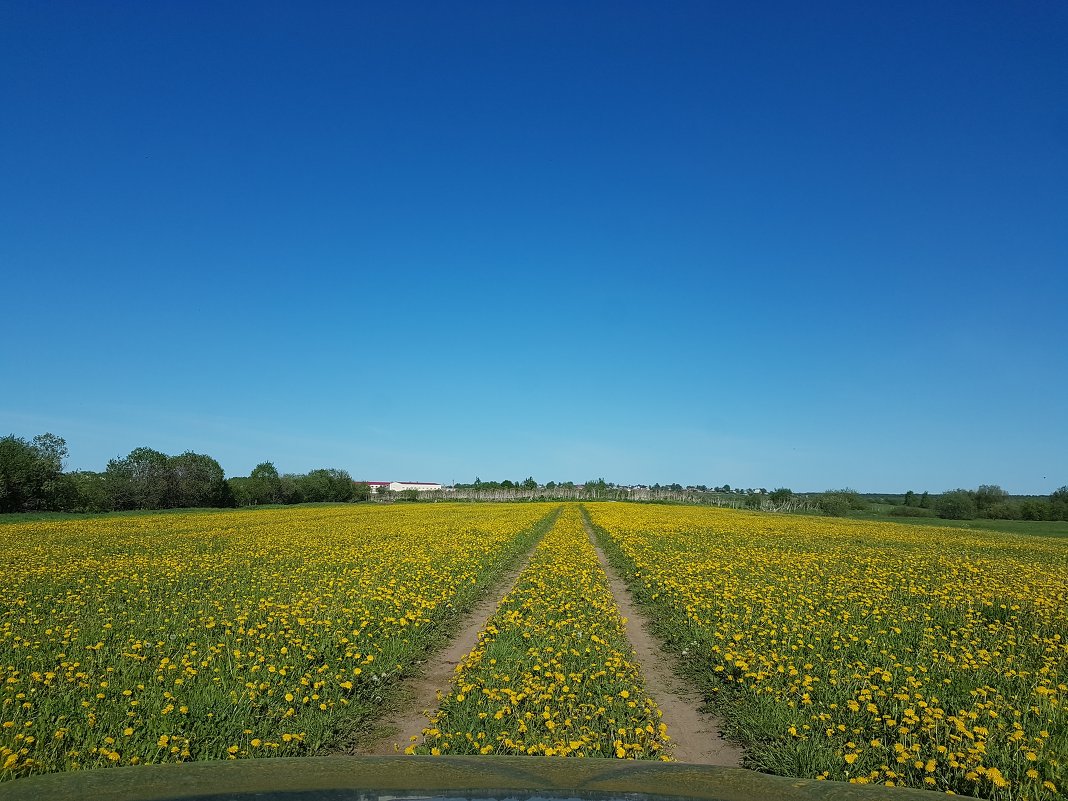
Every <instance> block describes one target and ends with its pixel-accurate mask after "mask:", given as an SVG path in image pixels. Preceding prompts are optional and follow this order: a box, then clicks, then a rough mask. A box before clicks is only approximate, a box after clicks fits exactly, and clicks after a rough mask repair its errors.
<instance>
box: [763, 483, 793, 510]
mask: <svg viewBox="0 0 1068 801" xmlns="http://www.w3.org/2000/svg"><path fill="white" fill-rule="evenodd" d="M793 497H794V491H793V490H791V489H787V488H786V487H779V488H778V489H774V490H772V491H771V492H769V493H768V500H769V501H771V502H772V503H773V504H775V505H776V506H779V505H781V504H784V503H786V502H787V501H789V500H790V499H791V498H793Z"/></svg>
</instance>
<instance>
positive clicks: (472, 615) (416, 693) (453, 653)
mask: <svg viewBox="0 0 1068 801" xmlns="http://www.w3.org/2000/svg"><path fill="white" fill-rule="evenodd" d="M562 508H563V507H560V509H562ZM560 509H557V510H556V511H555V512H552V513H550V514H551V516H552V520H553V523H555V522H556V518H557V517H558V516H559V512H560ZM551 529H552V524H550V525H549V526H546V528H545V531H544V532H542V535H541V536H540V537H538V538H536V539H535V540H534V542H533V543H532V544H531V546H530V548H529V549H528V550H527V551H526V553H524V554H523V555H522V556H521V557H520V558H519V559H517V560H516V563H515V565H514V566H513V567H512V569H511V570H509V571H508V572H507V573H505V574H504V575H503V576H502V577H501V578H500V580H498V582H497V584H496V585H495V586H494V587H493V588H492V589H490V590H488V591H487V592H486V595H485V597H484V598H483V599H482V600H481V601H479V603H478V604H477V605H476V606H475V607H474V608H473V609H472V610H471V611H470V612H468V613H467V614H466V615H464V617H463V619H461V620H460V622H459V624H458V625H457V630H456V635H455V636H454V637H453V639H452V640H451V641H450V642H449V643H448V644H447V645H446V646H445V647H444V648H443V649H441V650H440V651H436V652H435V653H432V654H429V655H428V657H427V660H426V663H425V664H424V665H423V669H422V670H421V671H419V673H418V674H416V675H415V676H412V677H411V678H410V679H408V680H407V681H405V682H403V683H402V685H401V690H400V693H399V697H400V699H401V700H400V702H399V705H398V708H397V710H396V711H395V712H394V713H393V714H392V715H387V716H385V717H383V718H382V719H381V720H379V721H378V724H377V727H376V728H377V731H378V736H377V737H376V738H375V739H373V740H371V741H370V742H369V743H368V744H367V745H365V746H363V747H357V748H355V749H354V753H357V754H362V755H369V756H396V755H397V754H402V753H404V749H405V748H407V747H408V746H409V745H410V744H411V743H412V742H413V741H414V739H415V738H421V737H422V734H423V729H424V728H425V727H426V725H427V718H428V716H429V714H430V713H431V712H433V711H434V710H435V709H437V708H438V693H439V692H440V693H446V692H448V691H449V687H450V686H451V685H452V681H453V678H454V677H455V675H456V666H457V665H458V664H459V663H460V662H461V660H463V658H464V657H465V656H467V654H469V653H470V652H471V651H473V650H474V649H475V646H476V645H478V635H479V633H480V632H481V631H482V629H484V628H485V627H486V624H487V623H488V622H489V619H490V618H491V617H493V614H494V612H496V611H497V607H498V606H500V605H501V601H502V600H503V599H504V597H505V596H506V595H508V593H510V592H511V591H512V589H513V588H514V587H515V584H516V582H517V581H518V580H519V576H520V574H521V573H522V572H523V571H524V570H526V569H527V565H529V564H530V560H531V559H532V558H533V556H534V551H535V550H537V548H538V545H539V543H541V541H542V539H543V538H544V536H545V534H546V533H547V532H548V531H550V530H551Z"/></svg>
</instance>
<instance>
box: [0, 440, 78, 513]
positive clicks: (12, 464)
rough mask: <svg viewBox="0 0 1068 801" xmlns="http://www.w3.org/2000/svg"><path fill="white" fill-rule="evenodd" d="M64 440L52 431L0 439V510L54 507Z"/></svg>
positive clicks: (65, 450) (64, 453)
mask: <svg viewBox="0 0 1068 801" xmlns="http://www.w3.org/2000/svg"><path fill="white" fill-rule="evenodd" d="M66 458H67V443H66V442H65V441H64V440H63V438H62V437H57V436H56V435H55V434H40V435H38V436H36V437H34V438H33V440H31V441H29V442H27V441H26V440H25V439H22V438H21V437H16V436H15V435H14V434H11V435H9V436H6V437H4V438H2V439H0V512H24V511H37V510H43V509H52V508H56V503H57V501H58V499H59V496H60V492H61V490H62V487H61V479H62V474H63V462H64V460H65V459H66Z"/></svg>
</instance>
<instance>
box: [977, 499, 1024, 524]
mask: <svg viewBox="0 0 1068 801" xmlns="http://www.w3.org/2000/svg"><path fill="white" fill-rule="evenodd" d="M983 517H989V518H990V519H991V520H1019V519H1020V505H1019V504H1018V503H1012V502H1011V501H999V502H997V503H994V504H992V505H990V506H988V507H987V508H986V509H984V510H983Z"/></svg>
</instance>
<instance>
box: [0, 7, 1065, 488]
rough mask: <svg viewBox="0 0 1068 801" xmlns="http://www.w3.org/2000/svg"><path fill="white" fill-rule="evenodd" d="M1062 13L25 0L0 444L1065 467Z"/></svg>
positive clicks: (80, 459) (667, 471)
mask: <svg viewBox="0 0 1068 801" xmlns="http://www.w3.org/2000/svg"><path fill="white" fill-rule="evenodd" d="M1066 53H1068V5H1066V4H1065V3H1063V2H1061V1H1060V0H1038V1H1037V2H1027V3H1004V2H1001V1H1000V0H999V1H998V2H973V1H971V0H969V1H968V2H944V3H933V4H932V3H926V2H919V0H917V1H916V2H893V3H856V2H854V1H853V0H842V2H816V3H795V2H781V3H780V2H749V3H731V4H727V3H713V2H694V3H685V2H667V3H661V2H655V3H654V2H648V3H626V2H582V3H570V2H545V0H537V1H536V2H507V3H490V2H476V3H470V2H448V3H443V2H426V3H414V2H398V3H377V4H357V3H349V2H337V3H308V2H302V3H273V2H255V3H209V2H182V3H139V2H123V3H113V2H80V1H79V2H65V3H62V2H40V0H29V1H28V2H23V1H22V0H18V1H16V0H0V115H2V116H0V273H2V284H0V288H2V290H0V291H2V298H3V300H2V304H0V309H2V312H0V343H2V349H0V376H2V378H0V386H2V388H0V434H6V433H8V432H13V433H16V434H18V435H20V436H26V437H29V436H33V435H34V434H37V433H40V432H42V431H46V430H47V431H52V432H54V433H57V434H60V435H62V436H64V437H65V438H66V439H67V441H68V444H69V446H70V452H71V457H70V464H69V466H70V467H73V468H88V469H103V467H104V465H105V464H106V462H107V460H108V459H110V458H113V457H115V456H119V455H125V454H126V453H127V452H128V451H130V450H131V449H132V448H134V447H137V446H140V445H147V446H150V447H154V448H156V449H159V450H163V451H165V452H168V453H178V452H181V451H184V450H194V451H197V452H202V453H209V454H211V455H213V456H215V457H216V458H217V459H218V460H219V461H220V462H221V464H222V465H223V467H224V468H225V469H226V471H227V474H228V475H243V474H247V473H248V471H249V470H250V469H251V468H252V467H253V466H254V465H255V464H256V463H258V462H260V461H263V460H266V459H270V460H272V461H273V462H274V463H275V464H276V465H277V466H278V468H279V469H280V470H281V471H283V472H303V471H305V470H308V469H313V468H316V467H324V466H329V467H342V468H345V469H347V470H349V471H350V472H351V473H352V474H353V476H354V477H356V478H366V479H382V480H386V479H401V480H421V481H442V482H452V481H470V480H472V479H473V478H474V477H475V476H476V475H478V476H480V477H481V478H483V479H491V478H492V479H504V478H511V479H521V478H524V477H525V476H527V475H533V476H534V477H535V478H537V479H539V480H541V481H547V480H549V479H555V480H557V481H561V480H568V479H570V480H575V481H583V480H586V479H589V478H594V477H599V476H603V477H604V478H606V479H607V480H610V481H616V482H621V483H624V482H625V483H632V482H647V483H653V482H661V483H667V482H673V481H678V482H681V483H683V484H687V483H702V484H709V485H715V484H722V483H724V482H728V483H730V484H731V485H733V486H743V487H744V486H754V487H760V486H763V487H768V488H771V487H776V486H788V487H791V488H793V489H794V490H797V491H804V490H822V489H826V488H829V487H837V486H843V485H849V486H852V487H855V488H857V489H860V490H862V491H904V490H905V489H910V488H911V489H915V490H917V491H922V490H924V489H927V490H930V491H933V492H935V491H941V490H944V489H947V488H952V487H956V486H976V485H977V484H980V483H998V484H1001V485H1002V486H1003V487H1005V488H1006V489H1008V490H1009V491H1011V492H1019V493H1046V492H1048V491H1050V490H1052V489H1055V488H1056V487H1058V486H1061V485H1063V484H1068V415H1066V414H1065V409H1066V408H1068V359H1066V357H1065V350H1066V348H1065V345H1066V343H1068V315H1066V307H1065V302H1066V299H1068V103H1066V99H1068V58H1066V56H1065V54H1066Z"/></svg>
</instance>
